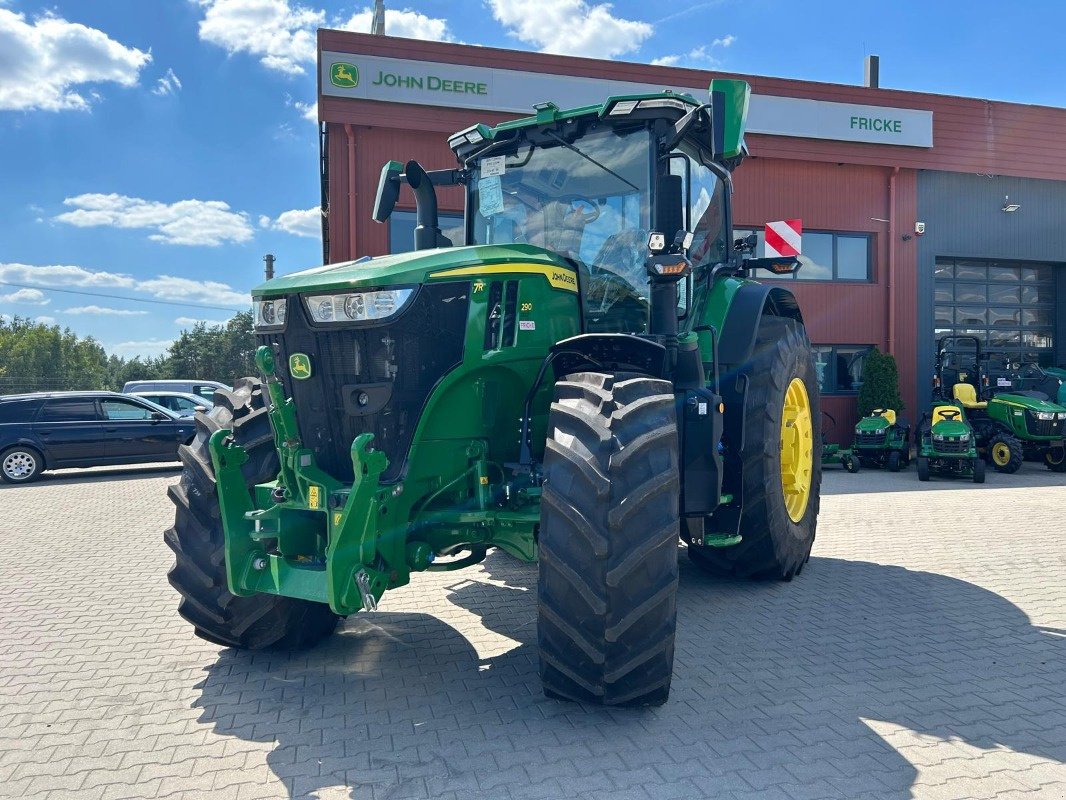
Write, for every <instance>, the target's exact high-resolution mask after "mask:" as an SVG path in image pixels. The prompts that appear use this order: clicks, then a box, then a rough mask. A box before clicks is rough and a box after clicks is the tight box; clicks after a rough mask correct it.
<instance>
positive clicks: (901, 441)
mask: <svg viewBox="0 0 1066 800" xmlns="http://www.w3.org/2000/svg"><path fill="white" fill-rule="evenodd" d="M852 452H853V453H854V454H855V455H856V456H857V457H858V459H859V461H860V462H861V463H862V465H863V466H864V467H876V468H879V469H883V468H885V467H888V469H889V471H890V472H899V471H900V469H903V468H906V467H907V466H908V465H910V463H911V426H910V424H909V423H908V422H907V420H906V419H905V418H903V417H898V418H897V416H896V412H895V411H893V410H892V409H890V408H875V409H874V410H873V411H871V412H870V413H869V414H867V415H866V416H865V417H863V418H862V419H860V420H859V421H858V423H857V424H856V425H855V443H854V444H853V445H852Z"/></svg>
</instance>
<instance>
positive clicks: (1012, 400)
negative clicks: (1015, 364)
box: [990, 394, 1066, 414]
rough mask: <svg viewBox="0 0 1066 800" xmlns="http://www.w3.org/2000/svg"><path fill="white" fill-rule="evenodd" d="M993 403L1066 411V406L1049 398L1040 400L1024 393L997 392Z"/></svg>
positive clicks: (1033, 409) (1057, 412)
mask: <svg viewBox="0 0 1066 800" xmlns="http://www.w3.org/2000/svg"><path fill="white" fill-rule="evenodd" d="M990 402H992V403H1003V404H1005V405H1009V406H1014V407H1015V408H1025V409H1028V410H1029V411H1044V412H1047V413H1049V414H1062V413H1066V408H1063V407H1062V406H1060V405H1058V404H1056V403H1052V402H1050V401H1048V400H1040V399H1038V398H1036V397H1027V396H1026V395H1023V394H997V395H996V396H995V397H993V398H992V400H991V401H990Z"/></svg>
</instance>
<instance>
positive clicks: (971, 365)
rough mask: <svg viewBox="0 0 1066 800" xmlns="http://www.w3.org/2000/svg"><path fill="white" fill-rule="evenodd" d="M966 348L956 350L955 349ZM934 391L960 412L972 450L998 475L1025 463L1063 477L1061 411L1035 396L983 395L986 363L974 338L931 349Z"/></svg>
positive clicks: (1064, 420) (1065, 422)
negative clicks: (1028, 461)
mask: <svg viewBox="0 0 1066 800" xmlns="http://www.w3.org/2000/svg"><path fill="white" fill-rule="evenodd" d="M964 342H968V343H972V347H966V346H964V347H960V346H959V344H960V343H964ZM936 362H937V367H936V375H935V376H934V386H936V387H939V389H940V392H941V395H942V396H943V395H944V394H946V393H947V390H948V388H947V387H949V386H950V387H951V397H952V399H953V400H954V401H955V402H956V403H958V404H959V405H960V406H961V407H962V408H964V409H965V410H966V415H967V418H968V419H969V421H970V424H971V425H972V426H973V429H974V432H975V433H976V435H977V446H978V448H979V449H980V451H981V452H982V453H983V454H984V456H985V458H986V459H987V460H988V461H989V463H991V464H992V466H993V467H995V469H996V470H997V471H999V472H1005V473H1014V472H1017V471H1018V470H1019V469H1021V466H1022V462H1023V461H1024V460H1025V459H1026V458H1032V459H1038V460H1042V461H1044V463H1045V464H1046V465H1047V466H1048V468H1049V469H1052V470H1055V471H1057V472H1062V471H1066V456H1064V441H1066V407H1063V406H1060V405H1058V404H1056V403H1052V402H1050V401H1049V400H1047V399H1046V396H1044V395H1039V394H1037V393H1035V392H1025V391H1019V392H1003V393H999V394H992V393H991V392H990V390H989V378H988V374H987V364H986V362H987V357H986V356H985V354H984V353H983V352H982V348H981V341H980V340H979V339H977V338H976V337H974V336H945V337H943V338H941V339H940V341H939V343H938V345H937V360H936Z"/></svg>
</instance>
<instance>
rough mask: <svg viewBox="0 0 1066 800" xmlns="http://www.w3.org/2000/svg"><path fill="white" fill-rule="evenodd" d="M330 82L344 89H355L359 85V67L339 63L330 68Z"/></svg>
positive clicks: (342, 62)
mask: <svg viewBox="0 0 1066 800" xmlns="http://www.w3.org/2000/svg"><path fill="white" fill-rule="evenodd" d="M329 82H330V83H332V84H333V85H334V86H339V87H340V88H342V89H354V88H355V87H356V86H358V85H359V67H357V66H355V64H348V63H346V62H344V61H338V62H336V63H335V64H334V65H333V66H332V67H330V68H329Z"/></svg>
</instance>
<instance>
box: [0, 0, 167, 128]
mask: <svg viewBox="0 0 1066 800" xmlns="http://www.w3.org/2000/svg"><path fill="white" fill-rule="evenodd" d="M151 60H152V56H151V54H150V53H145V52H142V51H141V50H138V49H137V48H136V47H127V46H125V45H123V44H121V43H119V42H116V41H115V40H114V39H112V38H111V37H109V36H108V35H107V34H106V33H104V32H103V31H99V30H97V29H95V28H90V27H88V26H86V25H81V24H78V23H76V22H67V20H65V19H63V18H62V17H58V16H56V15H55V14H52V13H45V14H42V15H41V16H39V17H37V18H36V19H34V20H33V22H27V21H26V16H25V15H24V14H16V13H15V12H14V11H8V10H7V9H3V8H0V110H6V111H30V110H33V109H41V110H44V111H66V110H70V109H73V110H78V111H85V110H88V109H89V108H90V106H91V105H92V103H93V101H95V100H97V99H99V95H98V94H97V93H95V92H93V91H91V90H90V91H88V92H86V91H85V90H84V89H83V88H81V87H82V86H83V85H84V84H93V83H104V82H108V83H117V84H119V85H120V86H135V85H136V84H137V80H138V78H139V76H140V71H141V68H142V67H143V66H144V65H145V64H147V63H148V62H149V61H151Z"/></svg>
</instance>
